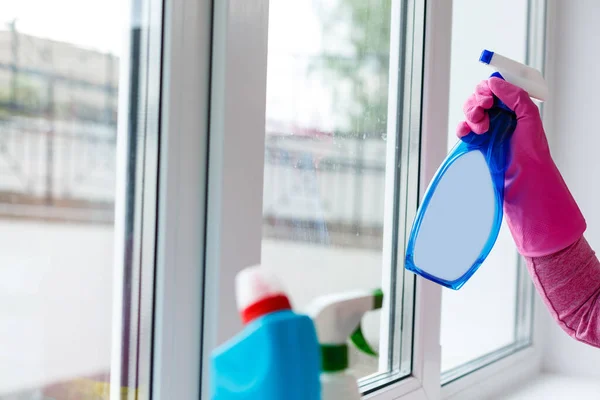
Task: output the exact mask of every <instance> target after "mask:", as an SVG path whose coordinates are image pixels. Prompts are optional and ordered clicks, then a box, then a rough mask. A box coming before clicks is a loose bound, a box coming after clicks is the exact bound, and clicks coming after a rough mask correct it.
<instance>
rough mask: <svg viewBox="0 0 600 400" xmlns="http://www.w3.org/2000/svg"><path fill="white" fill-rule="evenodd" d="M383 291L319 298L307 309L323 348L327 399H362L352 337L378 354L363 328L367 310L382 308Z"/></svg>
mask: <svg viewBox="0 0 600 400" xmlns="http://www.w3.org/2000/svg"><path fill="white" fill-rule="evenodd" d="M382 303H383V292H382V291H381V290H376V291H374V292H368V291H358V292H351V293H341V294H333V295H328V296H323V297H319V298H317V299H316V300H314V301H313V302H312V303H311V305H310V306H309V307H308V309H307V313H308V314H309V315H310V316H311V317H312V318H313V321H314V323H315V326H316V327H317V335H318V337H319V344H320V347H321V369H322V370H321V391H322V399H323V400H359V399H360V398H361V396H360V391H359V389H358V383H357V381H356V378H355V377H354V376H353V375H352V374H351V373H350V372H349V370H348V367H349V361H348V345H347V341H348V338H350V340H351V341H352V343H353V344H354V345H355V346H356V347H357V348H358V349H359V350H361V351H363V352H364V353H366V354H369V355H376V353H375V352H374V351H373V349H371V347H370V346H369V344H368V343H367V341H366V339H365V337H364V335H363V333H362V329H361V325H360V323H361V320H362V317H363V315H364V314H365V313H367V312H368V311H371V310H376V309H380V308H381V306H382Z"/></svg>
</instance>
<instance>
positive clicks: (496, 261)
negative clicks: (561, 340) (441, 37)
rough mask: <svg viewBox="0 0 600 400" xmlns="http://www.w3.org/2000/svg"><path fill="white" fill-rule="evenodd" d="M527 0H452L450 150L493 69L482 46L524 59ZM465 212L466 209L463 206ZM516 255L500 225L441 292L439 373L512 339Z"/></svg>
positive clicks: (515, 310)
mask: <svg viewBox="0 0 600 400" xmlns="http://www.w3.org/2000/svg"><path fill="white" fill-rule="evenodd" d="M527 7H528V2H527V1H522V0H510V1H508V2H503V3H502V6H499V5H498V4H497V3H495V2H491V1H480V0H455V1H454V3H453V16H452V18H453V24H452V60H451V80H450V84H451V88H450V115H449V127H448V131H449V142H448V143H449V149H450V148H451V147H453V146H454V145H455V144H456V142H457V139H456V136H455V130H456V126H457V125H458V123H459V121H461V120H464V116H463V112H462V105H463V103H464V101H465V100H466V99H467V98H468V96H469V95H470V94H471V93H472V92H473V90H474V88H475V86H476V85H477V84H478V83H479V81H481V80H483V79H486V78H488V77H489V75H490V74H491V73H492V72H493V70H491V69H490V68H489V67H487V66H485V65H483V64H481V63H479V62H478V59H479V55H480V53H481V51H482V50H483V49H489V50H492V51H497V52H498V53H500V54H502V55H505V56H507V57H510V58H512V59H515V60H517V61H519V62H525V60H526V55H527V54H526V53H527V43H528V33H527V20H528V14H527ZM465 212H468V211H467V210H465ZM518 260H519V257H518V253H517V251H516V248H515V246H514V244H513V240H512V238H511V236H510V232H509V231H508V228H507V227H506V225H505V224H504V225H503V227H502V230H501V231H500V235H499V237H498V240H497V242H496V245H495V247H494V249H493V250H492V252H491V254H490V255H489V257H488V259H487V260H486V261H485V263H484V264H483V265H482V266H481V267H480V269H479V270H478V271H477V273H476V274H475V275H473V277H472V278H471V279H470V281H469V282H467V284H466V285H465V286H464V287H463V288H462V289H460V290H459V291H456V292H455V291H452V290H444V291H443V297H442V298H443V300H442V321H441V323H442V331H441V343H442V371H445V372H447V371H449V370H452V369H453V368H456V367H459V366H461V365H464V364H466V363H469V362H471V361H473V360H475V359H478V358H480V357H482V356H485V355H487V354H489V353H492V352H494V351H496V350H499V349H502V348H504V347H506V346H509V345H511V344H513V343H514V342H515V341H516V339H517V338H516V332H517V328H518V327H517V326H516V325H515V323H516V321H517V313H518V308H519V306H520V304H521V302H520V301H519V293H520V291H518V282H519V266H518V264H519V261H518Z"/></svg>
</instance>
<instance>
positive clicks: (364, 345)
mask: <svg viewBox="0 0 600 400" xmlns="http://www.w3.org/2000/svg"><path fill="white" fill-rule="evenodd" d="M350 341H351V342H352V344H354V345H355V346H356V347H357V348H358V349H359V350H360V351H362V352H363V353H366V354H368V355H371V356H375V357H376V356H377V353H376V352H375V350H373V349H372V348H371V346H370V345H369V343H368V342H367V339H365V335H364V334H363V331H362V326H361V325H358V328H356V330H355V331H354V332H352V335H350Z"/></svg>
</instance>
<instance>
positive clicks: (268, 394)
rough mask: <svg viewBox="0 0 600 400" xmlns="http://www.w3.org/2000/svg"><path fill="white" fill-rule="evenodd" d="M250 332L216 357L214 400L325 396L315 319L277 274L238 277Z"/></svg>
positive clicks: (248, 272)
mask: <svg viewBox="0 0 600 400" xmlns="http://www.w3.org/2000/svg"><path fill="white" fill-rule="evenodd" d="M236 298H237V303H238V308H239V309H240V313H241V316H242V320H243V321H244V323H245V324H246V326H245V328H244V330H243V331H242V332H240V333H239V334H237V335H236V336H234V337H233V338H232V339H230V340H229V341H228V342H226V343H225V344H223V345H222V346H220V347H219V348H217V349H216V350H215V351H213V353H212V355H211V371H210V372H211V373H210V380H211V399H214V400H243V399H244V400H245V399H248V400H249V399H256V400H283V399H285V400H320V399H321V387H320V381H319V374H320V365H321V364H320V351H319V343H318V340H317V333H316V330H315V326H314V324H313V321H312V320H311V319H310V318H309V317H308V316H305V315H300V314H296V313H295V312H293V311H292V310H291V305H290V302H289V300H288V298H287V296H286V294H285V293H283V291H282V290H281V287H280V285H279V282H277V279H276V278H275V276H274V275H273V274H271V273H270V272H268V271H266V270H264V269H263V268H261V267H251V268H247V269H245V270H243V271H241V272H240V273H239V274H238V276H237V277H236Z"/></svg>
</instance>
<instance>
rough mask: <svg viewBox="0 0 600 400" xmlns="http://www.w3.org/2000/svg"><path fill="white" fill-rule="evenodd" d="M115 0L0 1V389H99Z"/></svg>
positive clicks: (118, 16) (79, 392) (28, 395)
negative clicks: (0, 244) (0, 246)
mask: <svg viewBox="0 0 600 400" xmlns="http://www.w3.org/2000/svg"><path fill="white" fill-rule="evenodd" d="M126 4H127V2H121V1H118V0H103V1H85V2H82V1H77V0H57V1H54V0H53V1H45V0H18V1H7V2H2V4H0V243H2V251H0V304H1V306H0V321H1V322H0V399H2V400H9V399H10V400H16V399H19V400H20V399H32V400H33V399H40V400H41V399H47V400H50V399H53V400H66V399H84V400H86V399H105V398H106V399H107V398H108V382H109V373H110V355H111V325H112V323H111V322H112V315H111V312H112V294H113V293H112V278H113V276H112V271H113V219H114V215H113V203H114V199H115V190H114V187H115V144H116V117H117V86H118V78H119V56H120V55H121V48H120V47H121V37H122V36H121V35H122V33H123V31H122V27H123V21H124V17H125V16H126V7H127V5H126Z"/></svg>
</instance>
